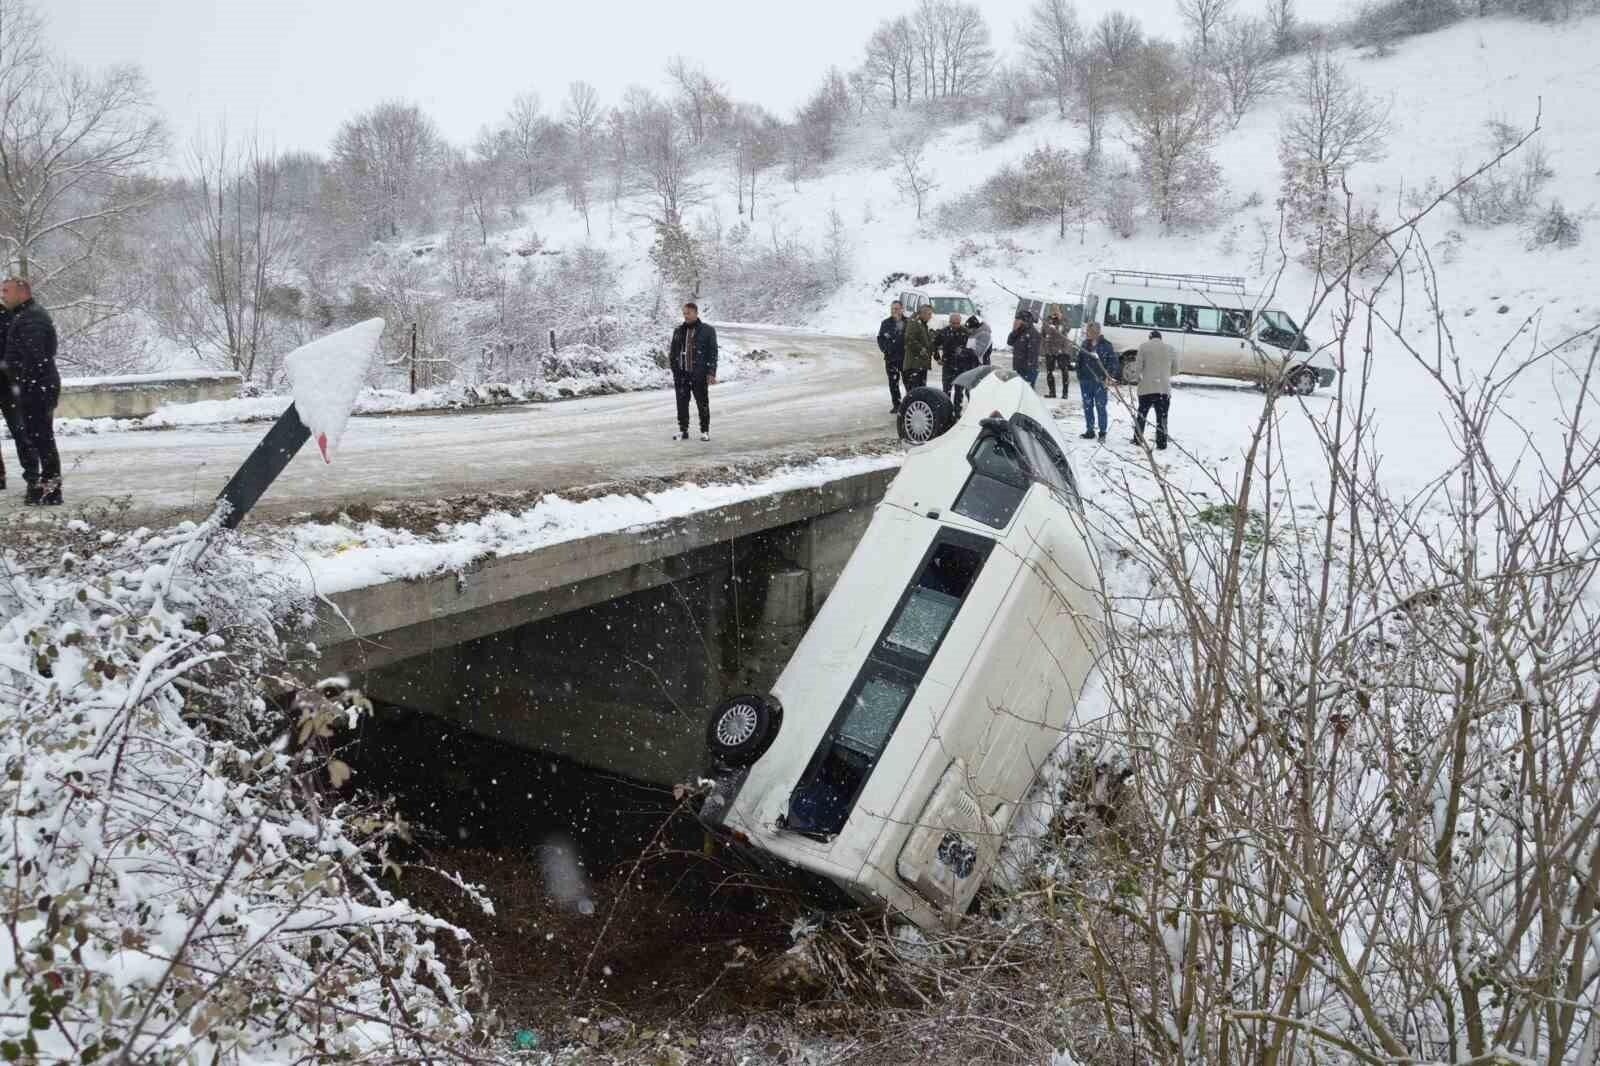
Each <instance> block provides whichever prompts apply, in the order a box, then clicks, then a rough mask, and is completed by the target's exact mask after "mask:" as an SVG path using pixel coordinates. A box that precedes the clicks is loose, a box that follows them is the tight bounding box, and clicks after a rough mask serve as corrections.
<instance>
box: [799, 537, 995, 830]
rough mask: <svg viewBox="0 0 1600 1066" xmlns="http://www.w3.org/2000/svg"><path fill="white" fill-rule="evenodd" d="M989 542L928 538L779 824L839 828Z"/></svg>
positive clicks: (929, 661) (985, 556)
mask: <svg viewBox="0 0 1600 1066" xmlns="http://www.w3.org/2000/svg"><path fill="white" fill-rule="evenodd" d="M993 548H994V541H992V540H988V539H986V538H983V537H975V536H973V535H972V534H970V533H964V532H961V531H959V530H950V529H946V530H943V531H941V532H940V534H939V535H938V537H937V538H935V540H934V542H933V546H932V547H931V548H930V549H929V551H928V554H927V556H926V557H924V559H923V562H922V566H921V568H919V570H918V571H917V576H916V577H915V578H914V579H912V582H911V584H910V585H909V586H908V587H907V588H906V591H905V593H904V594H903V595H902V596H901V598H900V603H899V605H898V606H897V607H896V608H895V611H894V613H893V614H892V615H890V617H889V621H888V623H887V624H886V625H885V626H884V628H883V632H882V634H880V635H879V637H878V640H877V642H876V643H875V644H874V645H873V649H872V651H871V653H870V654H869V655H868V656H867V661H866V662H865V663H864V664H863V665H862V667H861V672H860V673H859V674H857V675H856V680H855V683H854V684H852V685H851V686H850V690H849V692H847V693H846V694H845V698H844V703H843V704H842V705H841V706H840V707H839V710H838V711H837V712H836V713H835V714H834V718H833V723H832V724H831V725H830V726H829V728H828V732H827V733H826V734H824V735H823V738H822V742H821V743H820V744H819V745H818V746H817V750H816V752H815V754H813V755H812V757H811V763H810V765H808V766H807V767H806V772H805V773H804V774H803V775H802V776H801V778H800V781H799V783H798V784H797V785H796V786H795V790H794V792H793V793H791V794H790V796H789V811H788V814H786V815H785V816H784V819H783V827H784V828H785V829H789V830H792V831H794V832H797V833H805V834H806V835H808V836H813V837H819V838H822V839H828V838H830V837H832V836H834V835H835V834H837V833H838V832H839V831H840V830H841V829H843V828H844V824H845V822H846V821H848V820H849V818H850V811H851V809H852V808H853V807H854V806H855V801H856V797H857V796H859V795H860V794H861V789H862V788H863V787H865V785H866V783H867V778H868V777H869V776H870V775H871V773H872V770H873V767H875V766H876V765H877V763H878V759H879V758H880V757H881V756H882V755H883V752H884V749H885V748H887V747H888V745H889V738H890V737H892V736H893V735H894V730H895V726H897V725H899V723H900V717H901V715H902V714H904V713H905V709H906V707H907V705H909V704H910V702H911V697H912V696H913V695H915V694H916V691H917V686H918V685H919V684H920V683H921V681H922V678H923V675H924V674H926V673H927V672H928V667H929V666H930V665H932V663H933V657H934V655H935V653H936V652H937V651H938V649H939V645H940V644H942V643H943V642H944V638H945V634H946V633H948V632H949V631H950V626H951V625H952V624H953V623H954V622H955V619H956V614H957V612H958V611H960V609H961V604H962V602H963V601H964V600H965V599H966V598H967V594H968V593H969V592H970V591H971V590H972V587H973V585H974V584H975V583H976V582H977V580H978V575H979V574H980V573H982V571H983V564H984V562H985V560H987V559H988V557H989V552H990V551H991V550H992V549H993Z"/></svg>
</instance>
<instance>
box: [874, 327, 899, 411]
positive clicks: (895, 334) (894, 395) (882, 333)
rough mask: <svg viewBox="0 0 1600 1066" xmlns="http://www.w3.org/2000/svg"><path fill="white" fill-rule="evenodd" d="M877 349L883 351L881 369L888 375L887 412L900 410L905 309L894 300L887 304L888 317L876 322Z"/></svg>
mask: <svg viewBox="0 0 1600 1066" xmlns="http://www.w3.org/2000/svg"><path fill="white" fill-rule="evenodd" d="M878 351H880V352H882V353H883V370H884V373H885V374H887V375H888V377H889V404H890V406H889V413H890V414H898V413H899V412H900V368H901V367H902V366H903V365H904V364H905V358H906V309H905V307H904V305H902V304H901V303H900V301H899V300H896V301H895V302H894V303H892V304H890V305H889V317H888V318H886V319H884V320H883V321H882V322H880V323H878Z"/></svg>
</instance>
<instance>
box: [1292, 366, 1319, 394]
mask: <svg viewBox="0 0 1600 1066" xmlns="http://www.w3.org/2000/svg"><path fill="white" fill-rule="evenodd" d="M1289 388H1291V389H1293V390H1294V391H1295V393H1297V394H1298V395H1300V396H1310V395H1311V394H1312V393H1313V392H1316V391H1317V372H1316V371H1315V370H1312V369H1310V368H1309V367H1301V368H1300V369H1299V370H1296V371H1295V372H1294V373H1292V374H1290V375H1289Z"/></svg>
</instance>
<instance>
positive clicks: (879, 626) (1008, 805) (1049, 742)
mask: <svg viewBox="0 0 1600 1066" xmlns="http://www.w3.org/2000/svg"><path fill="white" fill-rule="evenodd" d="M959 380H963V381H966V382H967V383H968V384H970V385H971V386H972V396H971V403H970V405H969V406H968V408H967V411H966V413H965V416H964V417H963V418H962V419H961V421H960V422H959V423H956V424H954V425H951V424H950V418H949V409H948V405H943V406H941V405H940V404H939V403H937V402H934V400H933V397H928V399H929V404H928V405H927V406H928V407H929V409H930V411H929V413H930V414H931V415H932V417H934V418H935V419H936V420H937V424H936V425H935V426H934V430H935V432H934V433H933V434H932V435H931V438H930V439H929V441H928V443H926V444H923V445H921V446H919V447H915V448H913V449H912V450H911V452H910V454H909V455H908V456H907V457H906V460H905V464H904V466H903V467H902V468H901V470H900V473H899V475H898V476H897V477H896V478H895V480H894V481H893V482H892V483H891V484H890V486H889V489H888V492H887V494H886V495H885V497H884V499H883V502H882V503H881V504H880V505H879V506H878V509H877V511H876V513H875V515H874V517H873V520H872V523H871V525H870V526H869V527H868V529H867V531H866V533H865V534H864V535H863V537H862V539H861V542H860V544H859V545H858V546H857V548H856V550H855V552H854V554H853V555H852V556H851V558H850V561H849V562H848V564H847V565H846V567H845V569H844V571H843V573H842V575H841V576H840V578H839V581H838V583H837V585H835V587H834V589H833V591H832V593H831V594H830V595H829V597H828V599H827V601H826V603H824V605H823V607H822V609H821V610H820V611H819V612H818V614H817V617H816V619H815V621H813V623H812V624H811V626H810V628H809V629H808V630H807V632H806V635H805V636H804V638H802V640H801V642H800V644H799V646H798V647H797V649H796V651H795V654H794V656H793V658H792V659H791V660H790V662H789V664H788V666H787V667H786V668H785V669H784V671H783V673H782V674H781V675H780V676H779V677H778V680H777V682H776V683H775V684H774V685H773V687H772V691H771V693H769V694H766V695H759V696H756V695H751V696H738V697H734V698H732V699H730V700H727V701H724V703H723V704H722V705H721V706H719V707H718V708H716V710H715V711H714V712H713V714H712V716H711V719H710V721H709V723H708V727H707V738H706V739H707V747H708V750H709V757H710V762H711V776H712V779H713V780H714V781H715V783H716V784H715V790H714V792H713V793H712V795H711V796H710V797H709V798H707V800H706V801H705V804H704V806H703V809H702V817H703V818H704V819H705V820H706V821H707V823H708V824H710V825H711V826H712V827H713V828H714V829H715V830H716V831H717V832H718V833H719V834H720V835H722V836H723V837H724V838H726V839H728V840H730V841H733V842H736V844H737V845H738V846H739V847H741V848H743V849H744V850H746V851H747V852H750V853H752V854H753V856H754V857H755V858H756V859H757V860H758V861H760V862H762V863H764V864H765V865H769V866H771V865H776V866H780V867H781V868H783V869H785V870H787V871H788V872H790V873H792V874H795V875H797V876H800V877H802V878H804V879H808V880H811V881H813V882H820V883H822V884H824V885H826V886H828V887H829V888H831V889H834V890H837V891H836V892H835V893H834V894H835V895H842V896H844V897H847V898H848V899H849V900H851V901H854V902H855V903H857V904H861V905H866V906H869V907H877V908H883V907H888V908H892V909H894V910H896V911H898V912H900V913H902V914H904V915H905V916H907V917H909V918H910V919H912V920H913V921H914V922H916V923H917V924H918V925H921V926H924V927H928V928H931V927H934V926H937V925H940V924H951V923H953V922H955V921H957V920H959V918H960V917H961V915H962V914H963V913H964V912H965V911H966V909H967V907H968V905H969V904H970V903H971V901H972V898H973V895H974V893H975V892H976V891H977V889H978V886H979V884H980V883H981V882H982V881H983V878H984V876H985V874H986V873H987V872H988V871H989V869H990V868H991V866H992V865H993V863H994V861H995V859H996V857H997V855H998V853H999V848H1000V841H1001V838H1002V836H1003V834H1004V833H1005V832H1006V830H1007V829H1008V827H1009V826H1010V824H1011V821H1012V819H1013V817H1014V816H1015V814H1016V812H1017V809H1018V806H1019V804H1020V803H1021V802H1022V800H1023V798H1024V796H1025V795H1026V794H1027V792H1028V790H1029V788H1030V787H1031V786H1032V784H1033V782H1034V780H1035V777H1036V776H1037V773H1038V771H1039V769H1040V767H1041V766H1042V765H1043V763H1044V761H1045V759H1046V757H1047V756H1048V755H1049V753H1050V752H1051V750H1052V749H1053V748H1054V747H1055V746H1056V744H1057V742H1058V741H1059V740H1060V738H1061V735H1062V732H1063V730H1064V729H1065V728H1067V727H1068V726H1069V725H1070V724H1071V723H1072V721H1073V718H1074V712H1075V708H1076V705H1077V700H1078V696H1079V693H1080V692H1081V690H1082V686H1083V684H1084V679H1085V677H1086V676H1087V675H1088V673H1089V671H1090V669H1091V666H1092V663H1093V660H1094V657H1095V649H1096V647H1097V645H1098V640H1099V633H1100V623H1099V619H1100V614H1099V608H1098V607H1097V603H1098V596H1097V589H1098V585H1097V577H1096V573H1097V571H1096V567H1095V564H1094V561H1093V558H1092V555H1091V551H1090V547H1089V541H1088V537H1087V534H1086V530H1085V526H1084V520H1083V508H1082V504H1081V503H1080V501H1079V499H1078V487H1077V482H1076V480H1075V479H1074V476H1073V472H1072V468H1071V466H1070V465H1069V464H1068V462H1067V459H1066V449H1065V447H1064V444H1063V441H1062V439H1061V437H1060V435H1059V433H1058V432H1057V431H1056V428H1055V423H1054V421H1053V420H1052V419H1051V417H1050V415H1049V413H1048V412H1047V411H1046V409H1045V407H1044V405H1043V403H1042V402H1041V401H1040V399H1039V397H1038V396H1037V395H1036V394H1035V393H1034V391H1033V390H1032V389H1030V388H1029V387H1028V386H1027V383H1026V382H1024V381H1023V380H1022V379H1021V378H1018V377H1015V376H1014V375H1012V374H1011V372H1010V371H1005V370H997V369H995V368H992V367H980V368H978V369H977V370H974V371H970V372H969V373H968V374H965V375H963V376H962V379H959ZM922 393H932V394H934V396H936V397H937V399H938V400H939V401H943V394H942V393H940V392H939V391H938V390H936V389H916V390H913V391H912V392H911V393H910V394H908V396H907V402H909V401H910V400H911V399H913V398H915V397H917V396H918V395H919V394H922Z"/></svg>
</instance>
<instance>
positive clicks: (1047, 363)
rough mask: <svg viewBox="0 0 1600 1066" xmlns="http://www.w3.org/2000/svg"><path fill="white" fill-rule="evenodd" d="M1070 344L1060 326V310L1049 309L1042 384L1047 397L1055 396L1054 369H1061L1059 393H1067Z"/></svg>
mask: <svg viewBox="0 0 1600 1066" xmlns="http://www.w3.org/2000/svg"><path fill="white" fill-rule="evenodd" d="M1071 355H1072V344H1071V343H1070V342H1069V341H1068V340H1067V331H1066V330H1065V329H1063V328H1062V326H1061V312H1060V311H1051V312H1050V321H1049V322H1046V323H1045V326H1044V384H1045V388H1046V389H1048V390H1049V391H1048V392H1046V393H1045V396H1046V398H1047V399H1051V400H1053V399H1055V398H1056V371H1057V370H1059V371H1061V395H1063V396H1065V395H1066V394H1067V371H1068V370H1071V369H1072V358H1071Z"/></svg>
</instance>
